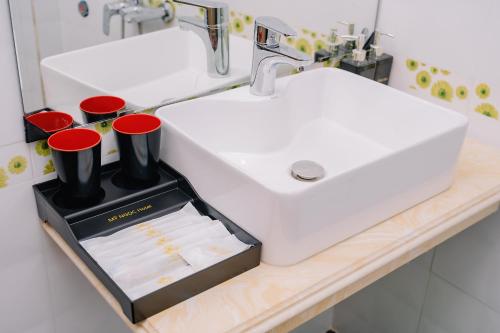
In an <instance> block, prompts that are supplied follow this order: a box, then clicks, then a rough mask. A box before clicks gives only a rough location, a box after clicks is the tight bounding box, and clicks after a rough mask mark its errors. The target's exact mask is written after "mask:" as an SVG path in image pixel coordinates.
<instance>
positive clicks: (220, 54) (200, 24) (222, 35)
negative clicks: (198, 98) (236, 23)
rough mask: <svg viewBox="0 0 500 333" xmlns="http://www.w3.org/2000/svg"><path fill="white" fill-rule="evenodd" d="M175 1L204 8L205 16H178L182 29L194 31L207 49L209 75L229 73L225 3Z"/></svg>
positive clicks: (195, 0)
mask: <svg viewBox="0 0 500 333" xmlns="http://www.w3.org/2000/svg"><path fill="white" fill-rule="evenodd" d="M174 1H175V2H178V3H182V4H186V5H191V6H196V7H200V8H203V9H204V12H205V17H204V19H200V18H197V17H179V25H180V27H181V29H183V30H190V31H193V32H194V33H196V34H197V35H198V36H199V37H200V38H201V40H202V41H203V43H204V44H205V49H206V51H207V71H208V75H209V76H213V77H220V76H225V75H227V74H229V29H228V22H229V17H228V16H229V9H228V7H227V5H226V4H225V3H222V2H217V1H209V0H174Z"/></svg>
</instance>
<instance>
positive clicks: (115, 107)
mask: <svg viewBox="0 0 500 333" xmlns="http://www.w3.org/2000/svg"><path fill="white" fill-rule="evenodd" d="M125 104H126V103H125V101H124V100H123V99H121V98H120V97H115V96H94V97H90V98H87V99H85V100H83V101H82V102H81V103H80V110H82V111H83V112H86V113H91V114H108V113H115V112H118V111H120V110H121V109H123V108H124V107H125Z"/></svg>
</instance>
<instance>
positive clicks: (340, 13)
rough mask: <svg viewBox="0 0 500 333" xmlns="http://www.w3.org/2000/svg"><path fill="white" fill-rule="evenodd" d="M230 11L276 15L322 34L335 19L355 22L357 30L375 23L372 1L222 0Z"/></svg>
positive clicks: (375, 2) (289, 22)
mask: <svg viewBox="0 0 500 333" xmlns="http://www.w3.org/2000/svg"><path fill="white" fill-rule="evenodd" d="M225 2H226V3H227V4H228V5H229V7H230V9H231V10H235V11H240V12H243V13H245V14H249V15H254V16H259V15H269V16H276V17H278V18H280V19H282V20H283V21H285V22H287V23H288V24H289V25H291V26H294V27H297V28H308V29H312V30H317V31H320V32H323V33H328V32H329V31H330V29H331V28H335V27H338V28H339V31H343V33H347V31H344V30H342V26H339V25H338V24H337V21H347V22H354V23H356V32H357V33H359V32H360V31H361V29H362V28H363V27H367V28H369V29H370V30H372V29H373V27H374V25H375V16H376V12H377V4H378V1H376V0H354V1H353V0H351V1H344V0H329V1H322V0H309V1H307V2H301V1H287V0H273V1H265V0H254V1H248V0H225Z"/></svg>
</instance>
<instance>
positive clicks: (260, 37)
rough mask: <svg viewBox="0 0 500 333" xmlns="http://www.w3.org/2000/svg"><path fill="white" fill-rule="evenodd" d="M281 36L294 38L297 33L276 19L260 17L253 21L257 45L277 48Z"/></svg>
mask: <svg viewBox="0 0 500 333" xmlns="http://www.w3.org/2000/svg"><path fill="white" fill-rule="evenodd" d="M281 35H283V36H285V37H290V36H296V35H297V32H296V31H295V30H294V29H292V28H291V27H290V26H289V25H288V24H286V23H285V22H283V21H281V20H280V19H278V18H276V17H272V16H260V17H257V18H256V19H255V32H254V39H255V42H256V43H257V44H258V45H261V46H267V47H278V46H279V43H280V37H281Z"/></svg>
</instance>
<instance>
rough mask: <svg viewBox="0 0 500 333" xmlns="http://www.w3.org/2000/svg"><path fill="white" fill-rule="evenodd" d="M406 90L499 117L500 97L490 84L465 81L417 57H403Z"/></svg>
mask: <svg viewBox="0 0 500 333" xmlns="http://www.w3.org/2000/svg"><path fill="white" fill-rule="evenodd" d="M405 65H406V70H407V73H409V74H410V75H409V80H410V83H409V89H410V91H412V90H413V92H414V93H416V94H417V95H420V96H422V97H424V98H429V97H430V98H431V99H434V100H435V101H437V102H441V103H443V102H444V104H445V105H446V104H447V106H449V107H453V106H455V109H461V108H460V107H458V108H457V107H456V106H457V104H460V103H461V104H462V105H463V107H465V111H473V112H477V113H478V114H481V115H483V116H486V117H489V118H492V119H495V120H499V113H498V107H500V97H499V96H498V95H494V94H493V89H492V88H491V85H490V84H489V83H487V82H483V81H478V80H476V81H474V80H467V79H463V78H461V77H459V76H458V75H454V74H453V73H452V72H450V71H449V70H447V69H443V68H438V67H436V66H432V65H428V64H426V63H425V62H421V61H419V60H416V59H410V58H409V59H406V62H405Z"/></svg>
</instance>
